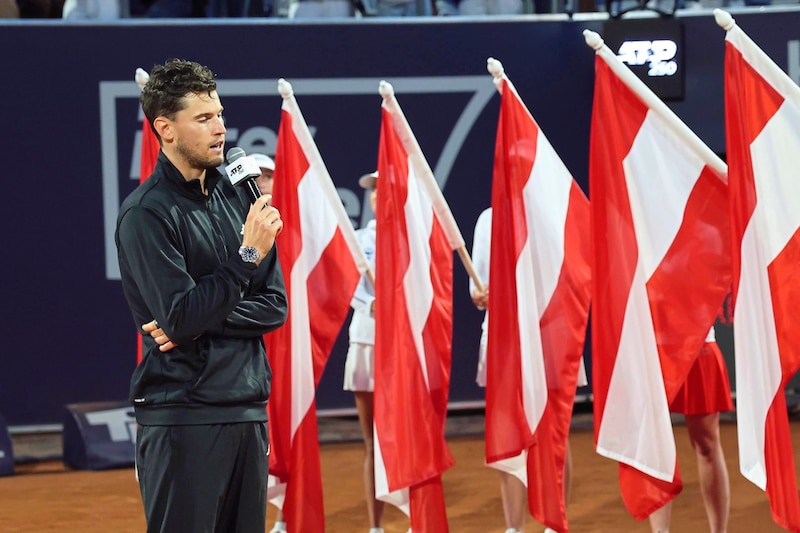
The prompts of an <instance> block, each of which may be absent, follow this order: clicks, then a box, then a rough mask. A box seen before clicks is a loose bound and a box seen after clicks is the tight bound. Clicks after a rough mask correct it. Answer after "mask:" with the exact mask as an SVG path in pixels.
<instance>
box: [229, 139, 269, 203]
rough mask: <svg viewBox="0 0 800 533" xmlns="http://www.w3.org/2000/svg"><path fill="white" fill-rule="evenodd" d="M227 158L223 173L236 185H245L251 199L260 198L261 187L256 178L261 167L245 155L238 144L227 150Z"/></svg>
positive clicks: (259, 174)
mask: <svg viewBox="0 0 800 533" xmlns="http://www.w3.org/2000/svg"><path fill="white" fill-rule="evenodd" d="M227 158H228V166H226V167H225V174H227V175H228V179H230V180H231V183H232V184H233V185H234V186H236V187H239V186H242V187H246V188H247V190H248V191H250V197H251V201H253V202H255V201H256V200H258V199H259V198H261V189H259V188H258V183H256V178H257V177H259V176H261V167H259V166H258V163H257V162H256V160H255V159H253V158H252V157H250V156H248V155H245V153H244V150H242V149H241V148H239V147H238V146H234V147H233V148H231V149H230V150H228V155H227Z"/></svg>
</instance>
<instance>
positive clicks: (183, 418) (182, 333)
mask: <svg viewBox="0 0 800 533" xmlns="http://www.w3.org/2000/svg"><path fill="white" fill-rule="evenodd" d="M206 187H207V189H208V191H209V194H208V196H206V195H204V194H203V193H202V191H201V189H200V181H199V180H192V181H188V182H187V181H186V180H185V179H184V178H183V176H182V175H181V173H180V172H179V171H178V170H177V169H176V168H175V167H174V166H173V165H172V163H171V162H170V161H169V159H167V157H166V156H165V155H164V153H163V152H161V153H160V154H159V156H158V163H157V164H156V168H155V170H154V171H153V174H152V175H151V176H150V178H148V179H147V181H145V182H144V183H143V184H141V185H140V186H139V187H138V188H137V189H136V190H135V191H133V192H132V193H131V195H130V196H128V198H126V199H125V201H124V202H123V203H122V206H121V207H120V212H119V218H118V219H117V231H116V237H115V238H116V243H117V252H118V257H119V267H120V274H121V277H122V288H123V291H124V292H125V297H126V298H127V300H128V304H129V305H130V308H131V311H132V312H133V317H134V320H135V322H136V326H137V328H141V326H142V325H143V324H146V323H148V322H150V321H151V320H153V319H155V320H156V321H157V322H158V325H159V327H161V328H162V329H163V330H164V332H165V333H166V334H167V336H168V337H169V338H170V339H171V340H172V341H173V342H175V343H176V344H177V345H178V346H177V347H176V348H173V349H172V350H170V351H168V352H164V353H161V352H160V351H159V349H158V345H157V344H156V343H155V341H154V340H153V339H152V338H151V337H150V336H149V335H144V336H143V340H142V344H143V350H142V351H143V357H142V361H141V363H139V365H138V366H137V367H136V370H135V371H134V373H133V376H132V378H131V388H130V401H131V402H132V403H133V405H134V408H135V411H136V420H137V422H138V423H140V424H143V425H172V424H218V423H233V422H252V421H265V420H266V419H267V418H266V402H267V399H268V398H269V393H270V380H271V377H272V372H271V370H270V368H269V363H268V362H267V358H266V354H265V351H264V343H263V339H262V335H263V334H264V333H267V332H269V331H272V330H274V329H276V328H277V327H279V326H281V325H282V324H283V323H284V322H285V321H286V313H287V303H286V288H285V286H284V282H283V274H282V272H281V267H280V264H279V263H278V255H277V250H276V248H275V247H273V248H272V250H271V251H270V253H269V254H268V255H267V257H266V258H264V260H263V261H262V262H261V264H260V265H259V266H258V267H257V268H256V266H255V264H252V263H245V262H244V261H242V259H241V258H240V257H239V254H238V250H239V246H240V245H241V232H242V229H243V224H244V220H245V218H246V215H247V210H248V209H249V204H250V202H249V201H248V200H247V199H246V197H245V196H244V195H243V194H242V195H240V194H239V192H238V190H237V189H235V188H234V187H233V185H231V183H230V182H229V181H228V180H227V179H222V176H221V174H220V173H219V171H217V170H216V169H213V168H212V169H208V170H207V171H206ZM140 333H142V331H141V329H140Z"/></svg>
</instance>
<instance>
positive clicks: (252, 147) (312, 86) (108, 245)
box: [99, 75, 497, 280]
mask: <svg viewBox="0 0 800 533" xmlns="http://www.w3.org/2000/svg"><path fill="white" fill-rule="evenodd" d="M382 79H391V80H392V85H394V88H395V91H396V92H397V93H401V94H443V93H467V94H471V95H472V96H471V98H470V99H469V100H468V102H467V104H466V106H465V107H464V109H463V110H462V111H461V115H460V116H459V117H458V119H457V120H456V121H455V124H454V125H453V129H452V130H451V131H450V135H449V136H448V138H447V141H446V142H445V143H444V147H443V148H442V152H441V153H440V154H439V157H438V159H436V167H435V168H434V169H433V175H434V176H436V180H437V181H438V182H439V186H440V187H441V188H444V186H445V184H446V183H447V179H448V177H449V176H450V171H451V170H452V168H453V164H454V163H455V160H456V157H457V156H458V154H459V153H460V152H461V147H462V146H463V144H464V141H465V139H466V138H467V135H468V134H469V132H470V130H471V129H472V126H473V124H475V121H476V120H477V119H478V117H479V116H480V114H481V112H482V111H483V109H484V108H485V107H486V104H488V103H489V101H490V100H491V99H492V97H493V96H495V95H496V94H497V89H495V87H494V84H492V83H489V82H487V77H486V75H482V76H420V77H398V78H393V77H391V76H389V77H387V78H306V79H300V80H291V81H292V87H293V89H294V93H295V95H297V96H338V95H369V96H373V97H374V96H377V94H378V84H379V83H380V81H381V80H382ZM277 84H278V80H277V79H263V80H219V81H218V83H217V86H218V89H219V92H220V94H224V95H225V96H226V97H230V96H271V97H276V98H277V97H278V95H277V91H276V90H275V87H276V86H277ZM139 93H140V90H139V87H138V86H137V85H136V84H135V83H133V82H131V81H101V82H100V83H99V94H100V139H101V154H102V169H101V172H102V176H103V228H104V248H105V267H106V279H109V280H118V279H120V275H119V264H118V263H117V248H116V245H115V243H114V231H115V229H116V223H117V214H118V213H119V205H120V203H121V202H122V198H120V192H119V190H120V182H119V178H120V176H119V161H120V153H119V147H120V142H119V139H118V138H117V135H118V129H117V99H121V98H122V99H136V100H138V98H139ZM141 120H142V115H141V113H140V114H139V123H138V128H139V130H138V132H139V133H138V136H139V138H138V139H137V136H136V135H134V141H133V144H134V146H133V154H132V160H131V166H130V174H129V177H130V178H131V179H136V180H138V177H139V160H140V152H141ZM309 129H310V130H311V133H312V135H313V134H314V132H315V129H314V128H312V127H310V126H309ZM276 140H277V135H276V133H275V131H274V130H271V129H269V128H267V127H263V126H257V127H253V128H249V129H247V130H244V131H243V132H242V134H241V136H240V135H239V132H238V131H237V130H235V129H233V128H228V132H227V134H226V143H227V144H229V145H232V144H234V143H235V144H236V145H238V146H239V147H241V148H242V149H243V150H244V151H245V152H246V153H251V152H266V153H267V154H268V155H271V154H274V153H275V141H276ZM126 156H127V154H126ZM134 176H135V177H134ZM344 190H346V189H344V188H342V189H339V194H340V197H341V198H342V202H344V203H345V208H346V210H347V213H348V215H349V216H350V217H351V219H352V218H353V217H354V216H357V212H355V211H352V210H351V209H355V206H356V205H358V207H359V210H360V207H361V205H362V204H361V202H358V203H356V202H353V199H352V197H350V196H349V195H347V196H348V197H347V198H345V195H343V194H342V192H343V191H344ZM351 192H352V191H351ZM352 194H353V195H355V193H352ZM348 205H349V207H348ZM361 219H362V220H361V222H362V224H361V225H363V223H364V222H365V217H364V214H362V217H361Z"/></svg>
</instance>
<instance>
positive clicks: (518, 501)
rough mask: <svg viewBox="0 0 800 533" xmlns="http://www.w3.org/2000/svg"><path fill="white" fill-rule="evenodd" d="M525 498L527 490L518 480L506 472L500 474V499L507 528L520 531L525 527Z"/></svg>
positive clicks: (526, 499)
mask: <svg viewBox="0 0 800 533" xmlns="http://www.w3.org/2000/svg"><path fill="white" fill-rule="evenodd" d="M527 496H528V492H527V489H526V488H525V485H523V484H522V481H520V480H519V478H517V477H516V476H513V475H511V474H509V473H507V472H502V471H501V472H500V498H501V499H502V500H503V515H504V516H505V519H506V527H507V528H514V529H517V530H519V531H522V529H523V528H524V527H525V511H526V509H525V507H526V505H525V503H526V502H527V501H528V498H527Z"/></svg>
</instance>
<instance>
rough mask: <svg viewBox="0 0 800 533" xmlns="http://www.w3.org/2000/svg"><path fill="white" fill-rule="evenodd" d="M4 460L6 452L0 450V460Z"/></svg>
mask: <svg viewBox="0 0 800 533" xmlns="http://www.w3.org/2000/svg"><path fill="white" fill-rule="evenodd" d="M5 458H6V451H5V450H0V459H5Z"/></svg>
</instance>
